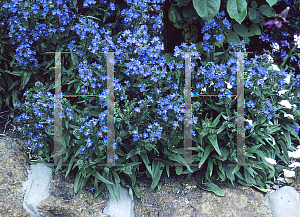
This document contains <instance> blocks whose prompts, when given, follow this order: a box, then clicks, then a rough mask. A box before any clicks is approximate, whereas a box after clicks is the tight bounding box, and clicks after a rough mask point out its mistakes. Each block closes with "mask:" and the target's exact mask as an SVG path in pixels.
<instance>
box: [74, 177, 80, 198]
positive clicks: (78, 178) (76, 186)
mask: <svg viewBox="0 0 300 217" xmlns="http://www.w3.org/2000/svg"><path fill="white" fill-rule="evenodd" d="M80 181H81V173H77V174H76V177H75V181H74V193H75V194H76V193H77V192H78V190H79V187H80Z"/></svg>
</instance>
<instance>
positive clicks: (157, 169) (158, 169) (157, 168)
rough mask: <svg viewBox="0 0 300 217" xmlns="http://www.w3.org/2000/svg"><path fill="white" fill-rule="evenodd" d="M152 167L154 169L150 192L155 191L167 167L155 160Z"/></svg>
mask: <svg viewBox="0 0 300 217" xmlns="http://www.w3.org/2000/svg"><path fill="white" fill-rule="evenodd" d="M152 167H153V177H152V184H151V187H150V189H149V192H151V191H153V190H154V188H155V187H156V186H157V184H158V182H159V180H160V177H161V174H162V172H163V169H164V167H165V164H164V163H162V162H161V161H159V160H154V161H153V163H152Z"/></svg>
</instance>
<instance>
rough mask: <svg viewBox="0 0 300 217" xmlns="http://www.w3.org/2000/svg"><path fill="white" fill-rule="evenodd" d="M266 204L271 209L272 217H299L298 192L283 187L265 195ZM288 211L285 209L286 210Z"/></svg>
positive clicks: (299, 202)
mask: <svg viewBox="0 0 300 217" xmlns="http://www.w3.org/2000/svg"><path fill="white" fill-rule="evenodd" d="M266 203H267V204H268V205H269V206H270V207H271V210H272V212H273V215H274V217H282V216H288V217H300V201H299V194H298V192H297V191H296V190H295V189H294V188H292V187H290V186H284V187H282V188H279V189H278V190H276V191H275V192H273V193H269V194H267V195H266ZM287 207H288V208H289V209H286V208H287Z"/></svg>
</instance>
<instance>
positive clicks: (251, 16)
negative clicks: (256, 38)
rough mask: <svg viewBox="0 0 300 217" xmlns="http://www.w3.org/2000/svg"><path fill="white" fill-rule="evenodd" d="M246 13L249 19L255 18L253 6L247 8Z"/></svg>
mask: <svg viewBox="0 0 300 217" xmlns="http://www.w3.org/2000/svg"><path fill="white" fill-rule="evenodd" d="M248 14H249V19H250V20H255V18H256V10H255V9H253V8H248Z"/></svg>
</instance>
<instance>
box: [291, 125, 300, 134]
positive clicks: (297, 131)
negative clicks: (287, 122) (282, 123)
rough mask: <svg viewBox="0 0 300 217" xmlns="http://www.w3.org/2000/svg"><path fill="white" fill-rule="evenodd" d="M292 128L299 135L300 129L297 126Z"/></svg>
mask: <svg viewBox="0 0 300 217" xmlns="http://www.w3.org/2000/svg"><path fill="white" fill-rule="evenodd" d="M292 128H294V129H295V131H296V133H297V134H299V127H297V126H296V125H293V126H292Z"/></svg>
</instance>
